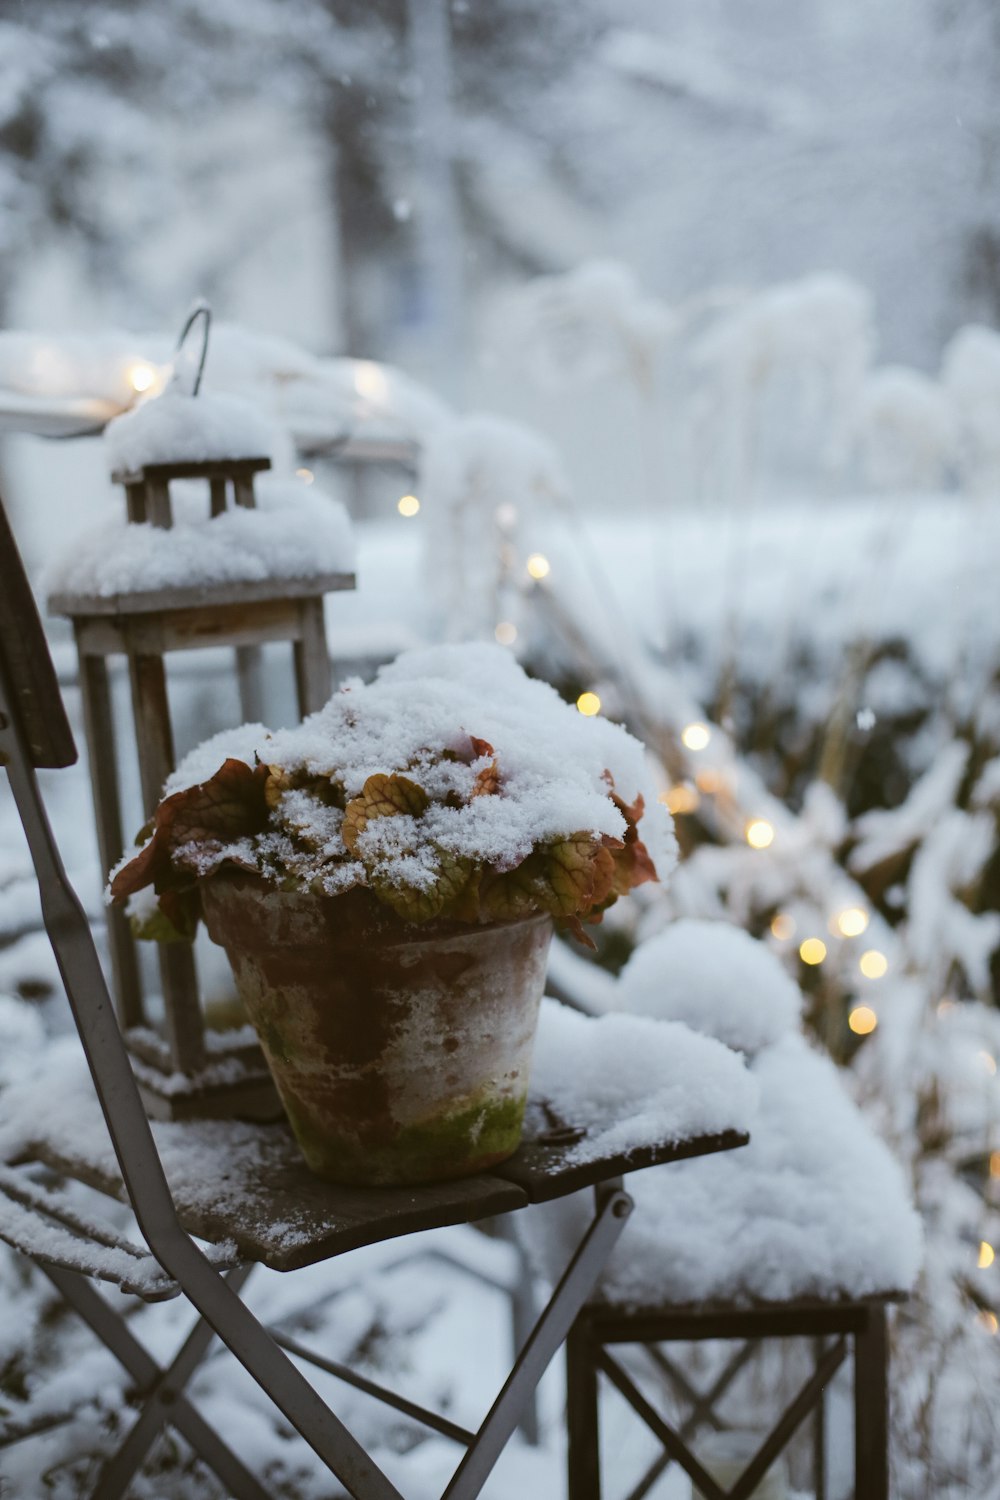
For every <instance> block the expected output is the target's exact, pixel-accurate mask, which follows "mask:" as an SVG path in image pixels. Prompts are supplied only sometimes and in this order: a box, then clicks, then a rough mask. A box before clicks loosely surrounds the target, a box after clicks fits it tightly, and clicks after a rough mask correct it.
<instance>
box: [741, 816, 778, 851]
mask: <svg viewBox="0 0 1000 1500" xmlns="http://www.w3.org/2000/svg"><path fill="white" fill-rule="evenodd" d="M744 833H745V837H746V841H747V843H748V844H749V845H750V848H751V849H769V848H770V847H771V845H772V844H773V843H774V825H773V824H772V823H769V822H768V821H767V819H766V818H751V819H750V822H749V823H748V824H747V826H746V829H745V830H744Z"/></svg>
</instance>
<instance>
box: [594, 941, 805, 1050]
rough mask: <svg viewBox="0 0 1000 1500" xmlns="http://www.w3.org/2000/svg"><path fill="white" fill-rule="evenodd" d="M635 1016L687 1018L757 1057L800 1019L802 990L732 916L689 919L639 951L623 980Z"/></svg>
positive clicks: (625, 1003) (623, 998) (624, 1000)
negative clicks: (723, 919)
mask: <svg viewBox="0 0 1000 1500" xmlns="http://www.w3.org/2000/svg"><path fill="white" fill-rule="evenodd" d="M618 996H619V1003H620V1004H621V1006H622V1009H623V1010H627V1011H631V1012H632V1013H633V1014H634V1015H640V1016H655V1017H656V1018H657V1019H659V1020H661V1021H683V1022H684V1024H685V1025H686V1026H690V1027H691V1028H692V1030H693V1031H700V1032H702V1033H703V1034H704V1035H705V1036H712V1037H717V1038H718V1040H719V1041H720V1042H725V1043H726V1046H727V1047H735V1048H736V1049H737V1050H738V1051H740V1052H746V1053H748V1054H749V1055H750V1056H753V1055H754V1053H757V1052H759V1051H760V1050H761V1048H762V1047H766V1046H768V1045H769V1044H770V1043H771V1042H776V1041H778V1039H779V1038H780V1037H782V1036H784V1035H785V1034H786V1033H787V1032H789V1031H794V1030H795V1028H796V1027H797V1025H798V1020H799V1012H800V1010H801V1008H802V996H801V995H800V993H799V990H798V987H797V985H796V984H795V982H794V981H793V980H792V979H791V978H789V976H788V974H787V973H786V972H785V970H784V968H783V967H782V965H781V963H780V961H779V960H778V959H777V958H776V957H775V956H774V954H773V953H771V952H770V950H769V949H768V948H766V947H765V946H764V944H763V943H761V942H758V941H757V939H756V938H752V937H751V936H750V934H749V933H747V932H744V931H743V929H742V928H740V927H734V926H732V924H731V923H729V922H704V921H696V920H694V919H684V920H682V921H679V922H675V923H673V925H672V926H670V927H668V928H667V929H666V931H665V932H661V933H659V934H658V935H657V936H656V937H653V938H650V940H649V941H648V942H646V943H643V944H642V945H641V946H640V947H639V948H637V949H636V951H635V952H634V953H633V954H632V957H631V958H630V959H629V961H628V963H627V964H626V965H625V968H624V969H623V970H622V975H621V979H620V981H619V985H618Z"/></svg>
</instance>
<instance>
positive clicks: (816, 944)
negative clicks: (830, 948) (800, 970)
mask: <svg viewBox="0 0 1000 1500" xmlns="http://www.w3.org/2000/svg"><path fill="white" fill-rule="evenodd" d="M799 957H800V958H801V960H802V962H803V963H804V964H813V965H815V964H821V963H822V962H823V960H824V958H825V957H826V944H825V943H824V941H823V939H822V938H818V937H808V938H806V939H805V941H804V942H802V943H800V944H799Z"/></svg>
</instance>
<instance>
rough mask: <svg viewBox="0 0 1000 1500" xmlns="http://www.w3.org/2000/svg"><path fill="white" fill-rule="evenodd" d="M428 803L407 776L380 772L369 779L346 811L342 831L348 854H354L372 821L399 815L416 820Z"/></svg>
mask: <svg viewBox="0 0 1000 1500" xmlns="http://www.w3.org/2000/svg"><path fill="white" fill-rule="evenodd" d="M429 800H430V799H429V798H428V796H427V793H426V792H425V791H424V789H423V787H421V786H418V785H417V783H416V782H415V781H410V780H409V779H408V778H407V777H406V776H397V775H392V776H385V775H383V774H381V773H377V774H376V775H374V776H369V778H368V780H367V781H366V782H365V784H364V786H363V787H362V789H361V795H360V796H359V797H354V798H352V799H351V801H350V802H348V804H347V807H346V809H345V812H344V826H343V829H342V830H341V833H342V837H343V840H344V843H345V844H346V845H347V848H348V849H349V851H350V852H351V854H357V852H358V839H359V838H360V837H361V835H362V834H363V833H364V831H365V829H366V828H367V827H368V824H369V823H370V822H372V820H373V819H375V818H391V817H395V816H396V815H397V814H399V813H409V814H410V816H411V817H414V818H419V817H420V815H421V813H423V811H424V810H425V808H426V807H427V803H428V801H429Z"/></svg>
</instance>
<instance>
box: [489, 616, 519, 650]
mask: <svg viewBox="0 0 1000 1500" xmlns="http://www.w3.org/2000/svg"><path fill="white" fill-rule="evenodd" d="M493 634H494V635H495V637H496V639H497V640H498V642H499V643H500V645H501V646H513V644H514V642H515V641H516V640H517V626H516V625H512V624H511V622H510V620H501V621H500V624H499V625H498V626H497V628H496V630H494V632H493Z"/></svg>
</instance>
